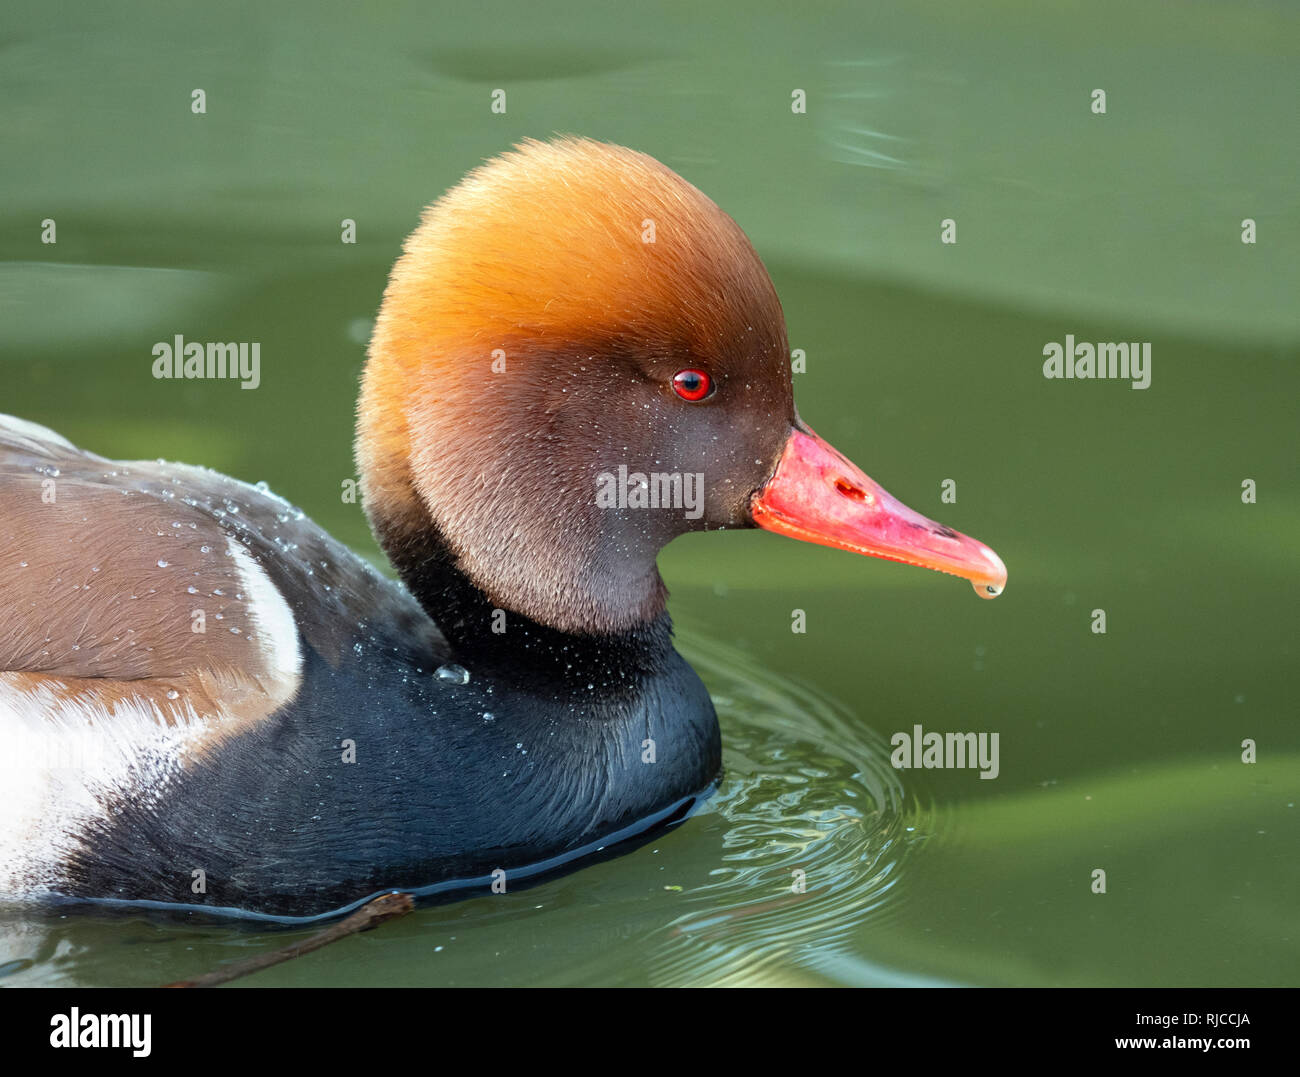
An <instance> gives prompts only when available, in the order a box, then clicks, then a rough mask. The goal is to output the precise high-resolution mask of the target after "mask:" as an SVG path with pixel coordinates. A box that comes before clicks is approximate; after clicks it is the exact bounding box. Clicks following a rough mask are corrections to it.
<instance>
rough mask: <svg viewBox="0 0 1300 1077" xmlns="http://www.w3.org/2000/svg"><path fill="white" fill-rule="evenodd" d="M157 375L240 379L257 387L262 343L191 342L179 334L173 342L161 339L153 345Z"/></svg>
mask: <svg viewBox="0 0 1300 1077" xmlns="http://www.w3.org/2000/svg"><path fill="white" fill-rule="evenodd" d="M153 376H154V377H155V378H184V379H191V378H205V379H208V380H217V379H220V378H230V379H232V380H233V379H240V386H239V387H240V388H241V389H256V388H257V387H258V386H259V385H261V384H262V345H261V343H260V342H258V341H253V342H252V343H251V344H250V343H248V342H247V341H244V342H242V343H237V344H223V343H221V342H219V341H209V342H207V343H206V344H204V343H201V342H199V341H197V340H192V341H190V342H189V343H188V344H187V343H186V342H185V338H184V337H183V336H181V335H180V334H179V333H177V334H176V336H175V338H174V339H173V340H172V341H171V342H170V343H169V342H167V341H165V340H160V341H159V342H158V343H157V344H155V345H154V346H153Z"/></svg>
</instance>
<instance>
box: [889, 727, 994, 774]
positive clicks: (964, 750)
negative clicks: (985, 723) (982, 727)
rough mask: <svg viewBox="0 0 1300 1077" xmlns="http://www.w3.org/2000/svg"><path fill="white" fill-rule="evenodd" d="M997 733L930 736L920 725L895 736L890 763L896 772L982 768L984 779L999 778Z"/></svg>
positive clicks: (890, 740) (893, 737)
mask: <svg viewBox="0 0 1300 1077" xmlns="http://www.w3.org/2000/svg"><path fill="white" fill-rule="evenodd" d="M998 740H999V736H998V734H997V733H926V732H924V731H922V729H921V727H920V726H919V725H914V726H913V727H912V732H910V733H895V734H894V735H893V736H892V737H890V738H889V743H890V744H891V745H893V748H894V750H893V752H891V753H890V756H889V762H890V763H891V764H893V766H894V769H895V770H911V769H915V770H922V769H924V770H965V769H971V770H973V769H975V768H979V772H980V777H981V778H990V779H992V778H996V777H997V776H998V774H999V772H1000V771H1001V764H1000V763H999V761H998V754H999V753H998Z"/></svg>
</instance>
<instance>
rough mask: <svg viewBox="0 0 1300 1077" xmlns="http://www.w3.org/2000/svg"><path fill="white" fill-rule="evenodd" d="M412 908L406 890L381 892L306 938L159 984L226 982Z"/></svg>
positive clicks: (197, 984)
mask: <svg viewBox="0 0 1300 1077" xmlns="http://www.w3.org/2000/svg"><path fill="white" fill-rule="evenodd" d="M414 908H415V899H414V898H413V897H412V896H411V895H410V894H381V895H380V896H379V897H377V898H375V899H374V901H369V902H367V903H366V904H365V905H362V906H361V908H359V909H358V910H357V911H356V912H354V913H353V914H352V915H351V916H348V917H345V918H344V919H342V920H340V921H339V922H338V923H337V924H331V925H330V926H329V927H327V928H326V929H325V930H324V931H318V932H317V933H316V934H315V935H312V936H311V937H310V938H307V939H303V940H302V942H295V943H294V944H293V945H291V946H284V947H282V948H280V949H279V950H272V951H271V952H270V953H266V954H258V955H257V956H256V957H250V958H248V959H247V960H245V961H236V962H235V963H234V964H232V965H227V966H225V967H224V968H220V969H214V970H213V971H212V972H206V973H204V974H203V975H202V976H196V977H195V978H194V979H192V980H177V981H176V982H175V983H170V984H163V986H164V987H215V986H216V985H217V984H223V983H227V982H229V981H230V980H235V979H238V978H239V977H240V976H247V975H248V974H249V973H250V972H260V971H261V970H262V969H265V968H269V967H270V966H271V965H278V964H280V962H282V961H288V960H290V959H292V958H295V957H301V956H302V955H303V954H309V953H311V952H312V951H313V950H319V949H320V948H321V947H322V946H328V945H329V944H330V943H331V942H337V941H338V940H339V939H344V938H347V937H348V936H349V935H355V934H356V933H357V932H358V931H368V930H370V928H372V927H378V926H379V925H380V924H382V923H383V922H384V921H386V920H394V919H396V918H397V917H399V916H405V915H406V914H407V913H408V912H410V911H411V910H412V909H414Z"/></svg>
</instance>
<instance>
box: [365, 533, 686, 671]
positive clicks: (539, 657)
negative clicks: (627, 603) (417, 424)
mask: <svg viewBox="0 0 1300 1077" xmlns="http://www.w3.org/2000/svg"><path fill="white" fill-rule="evenodd" d="M422 523H424V524H425V526H421V527H419V528H418V529H408V530H405V532H404V533H401V534H397V533H394V532H393V531H391V530H389V531H385V529H383V528H382V527H381V528H379V530H380V532H381V533H380V540H381V542H382V543H383V545H384V548H385V550H386V551H387V553H388V555H389V557H390V559H391V560H392V562H393V565H394V567H395V568H396V569H397V571H398V573H399V574H400V575H401V577H402V580H403V582H404V583H405V584H406V586H407V588H408V589H409V590H410V591H411V593H412V594H413V595H414V596H415V598H416V600H417V601H419V603H420V605H422V606H423V607H424V609H425V612H427V613H428V614H429V616H430V617H432V618H433V619H434V621H435V622H437V625H438V627H439V628H440V629H441V630H442V633H443V635H444V636H445V637H446V639H447V642H448V643H449V644H450V645H451V647H452V649H453V651H454V652H455V655H456V658H457V660H458V661H459V662H460V663H462V664H463V665H464V666H465V667H466V668H467V669H469V670H471V671H475V670H480V669H481V670H485V671H486V670H490V671H491V672H492V673H493V674H494V675H495V676H497V677H499V678H502V679H504V680H507V681H509V682H512V683H516V684H520V685H521V686H525V687H531V688H533V689H547V688H551V689H558V688H561V687H562V688H564V689H566V690H568V691H572V692H585V691H587V690H588V689H589V688H590V689H591V690H598V691H600V692H601V693H602V694H605V695H608V694H610V693H611V692H612V693H614V694H618V693H619V692H620V691H621V690H626V691H628V692H631V691H633V690H635V689H636V688H637V687H638V686H639V685H640V683H641V682H642V681H643V680H644V678H645V677H646V676H649V675H651V674H654V673H656V672H658V671H660V670H662V669H663V668H664V666H665V665H666V663H667V662H668V660H669V658H670V656H671V655H672V654H673V653H674V652H673V648H672V621H671V620H670V618H669V616H668V614H667V612H664V613H661V614H660V615H659V616H658V617H656V618H655V619H654V620H652V621H649V622H647V623H645V624H644V625H638V626H637V627H635V628H633V629H630V630H628V631H624V632H618V633H610V634H591V635H588V634H583V633H575V632H562V631H560V630H558V629H554V628H550V627H548V626H546V625H543V624H539V623H538V622H537V621H534V620H532V619H531V618H528V617H526V616H524V615H523V614H520V613H515V612H513V611H511V610H509V609H501V608H500V607H498V606H497V605H496V604H495V603H494V602H493V601H492V600H491V599H489V598H488V596H487V595H485V594H484V593H483V591H481V590H480V589H479V588H478V587H477V586H476V585H475V584H474V582H473V580H471V579H470V578H469V577H468V576H467V575H466V574H465V573H464V572H463V571H462V570H461V568H460V566H459V565H458V564H457V562H456V557H455V555H454V554H453V553H452V551H451V549H450V547H449V546H448V544H447V542H446V540H445V538H444V537H443V535H442V533H441V531H440V530H439V529H438V527H437V525H436V524H434V523H433V522H432V520H429V518H428V517H427V516H425V517H424V520H423V521H422Z"/></svg>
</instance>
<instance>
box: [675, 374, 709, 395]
mask: <svg viewBox="0 0 1300 1077" xmlns="http://www.w3.org/2000/svg"><path fill="white" fill-rule="evenodd" d="M673 392H675V393H676V394H677V395H678V396H680V397H681V398H682V399H683V400H689V401H690V402H691V403H692V404H694V403H695V402H696V401H699V400H703V399H704V398H705V397H707V396H712V395H713V379H712V378H711V377H709V376H708V375H707V374H706V373H704V371H703V370H693V369H687V370H679V371H678V372H677V373H676V374H674V375H673Z"/></svg>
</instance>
